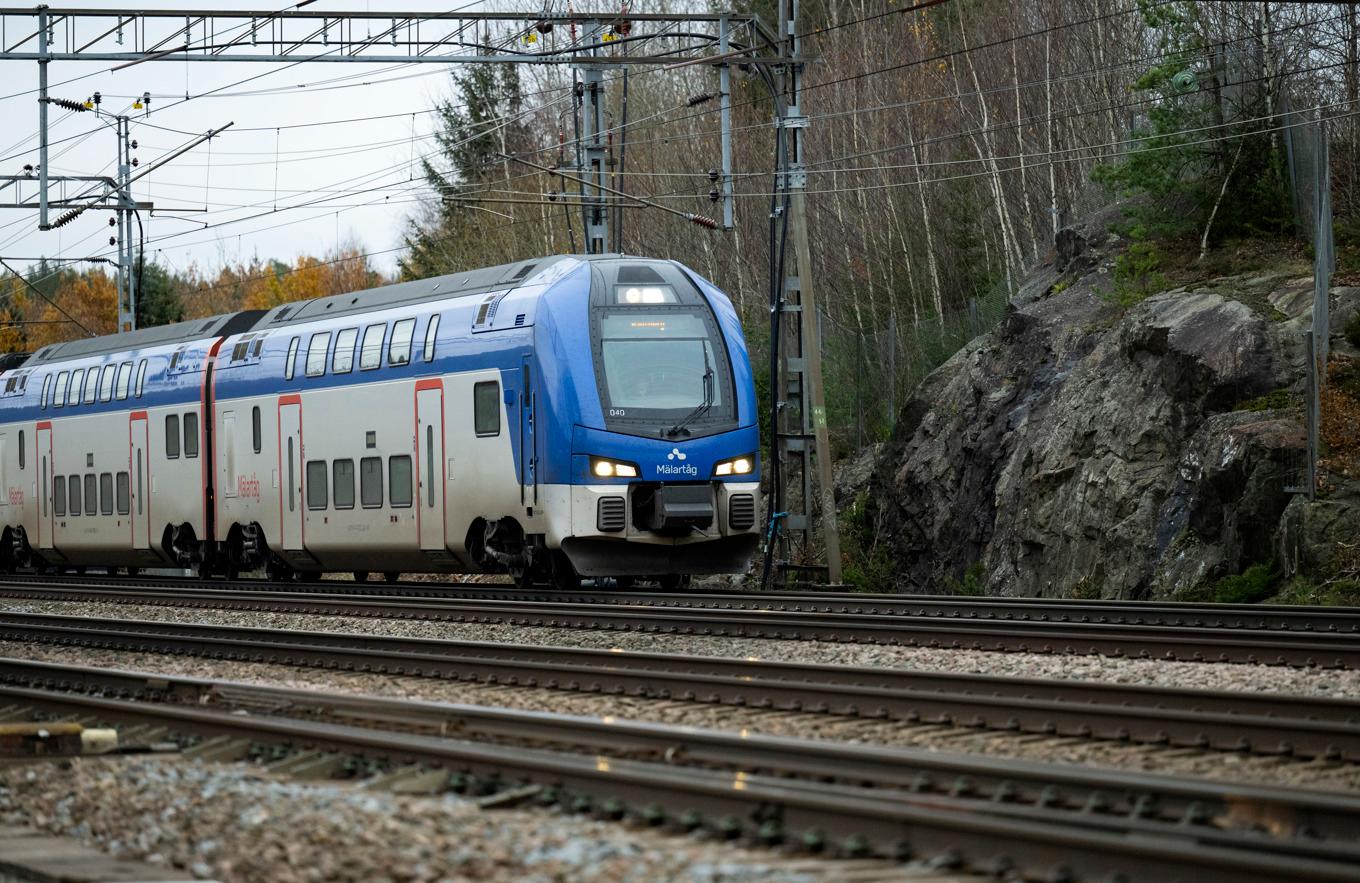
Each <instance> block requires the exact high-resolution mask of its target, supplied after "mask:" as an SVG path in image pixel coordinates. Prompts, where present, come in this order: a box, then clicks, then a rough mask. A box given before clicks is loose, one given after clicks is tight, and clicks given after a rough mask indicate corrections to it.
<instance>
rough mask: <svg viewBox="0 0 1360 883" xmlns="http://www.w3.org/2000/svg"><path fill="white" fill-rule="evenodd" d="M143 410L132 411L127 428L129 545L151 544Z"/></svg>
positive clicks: (138, 547)
mask: <svg viewBox="0 0 1360 883" xmlns="http://www.w3.org/2000/svg"><path fill="white" fill-rule="evenodd" d="M148 441H149V432H148V428H147V420H146V412H145V411H136V412H134V413H133V415H132V420H131V424H130V426H129V429H128V469H129V471H130V472H131V473H132V481H131V482H129V484H130V485H131V488H132V499H131V500H130V501H129V502H130V503H131V505H132V548H134V549H149V548H151V500H150V498H149V495H148V493H147V491H148V489H149V488H150V487H151V459H150V457H149V456H148V452H149V451H150V450H151V446H150V444H149V443H148Z"/></svg>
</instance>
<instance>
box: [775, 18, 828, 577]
mask: <svg viewBox="0 0 1360 883" xmlns="http://www.w3.org/2000/svg"><path fill="white" fill-rule="evenodd" d="M799 4H800V0H780V2H779V22H778V28H777V32H778V34H779V41H780V46H781V52H780V54H781V55H783V56H784V57H786V58H788V59H790V61H788V62H786V63H785V64H784V65H783V66H782V75H781V80H782V91H783V96H784V101H783V106H782V107H781V108H780V111H779V119H778V120H777V121H776V125H778V126H779V127H780V128H781V129H782V130H783V133H784V140H785V144H786V146H787V151H788V153H787V161H786V163H785V165H784V171H783V174H782V175H781V176H780V177H781V180H780V181H779V182H778V185H777V187H778V189H780V190H781V191H783V192H784V193H787V194H788V205H789V209H788V210H789V219H788V223H789V233H790V235H791V238H792V240H793V247H794V251H795V253H796V262H795V264H794V266H795V267H796V269H797V275H796V276H788V277H786V278H785V280H784V298H783V302H782V304H781V305H780V307H779V308H780V309H781V310H782V311H783V313H784V314H785V315H783V316H782V317H781V322H780V330H781V336H782V338H783V340H782V341H781V343H780V371H779V375H780V376H779V381H780V382H779V384H778V385H777V386H776V394H777V395H781V396H783V401H784V404H785V407H783V408H781V409H780V415H781V419H780V421H779V423H780V425H779V426H778V427H777V429H776V445H777V448H778V450H777V456H779V458H780V461H781V463H782V465H783V469H782V470H781V474H782V477H783V479H784V481H785V482H786V487H785V489H784V490H785V495H784V506H785V509H786V511H787V514H786V515H785V516H784V527H785V529H786V530H787V531H789V532H790V533H791V534H794V535H801V537H802V540H803V546H804V548H806V546H807V541H808V539H809V538H810V537H811V536H812V532H813V512H814V509H820V514H821V533H822V545H823V548H824V550H825V553H826V574H827V580H828V581H829V582H831V583H839V582H840V581H841V543H840V528H839V525H838V524H837V523H836V497H835V486H834V484H833V483H832V475H831V439H830V435H829V433H828V432H827V425H826V396H825V391H824V388H823V385H822V346H821V334H820V329H819V328H818V322H817V298H816V289H815V287H814V285H813V276H812V250H811V245H810V243H809V237H808V227H807V207H806V204H805V199H806V196H805V192H804V191H805V190H806V189H807V165H806V160H805V158H804V148H805V144H804V138H803V132H804V130H805V129H806V128H807V126H808V117H807V115H806V114H804V113H803V110H802V107H801V104H800V102H801V99H802V91H803V62H802V61H801V59H800V55H799V53H800V52H801V46H800V42H801V41H800V40H799V36H798V18H799V16H798V13H799ZM814 468H815V470H816V488H817V494H816V499H817V503H818V504H819V505H817V506H816V507H814V503H813V500H814V494H813V470H814Z"/></svg>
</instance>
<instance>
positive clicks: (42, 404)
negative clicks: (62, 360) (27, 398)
mask: <svg viewBox="0 0 1360 883" xmlns="http://www.w3.org/2000/svg"><path fill="white" fill-rule="evenodd" d="M51 389H52V375H51V374H48V375H47V376H46V377H44V378H43V389H42V398H40V399H38V407H39V408H46V407H47V393H48V392H49V391H50V390H51Z"/></svg>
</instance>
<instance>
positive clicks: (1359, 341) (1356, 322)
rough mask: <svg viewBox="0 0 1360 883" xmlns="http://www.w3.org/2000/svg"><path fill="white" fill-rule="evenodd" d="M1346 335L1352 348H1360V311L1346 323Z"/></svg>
mask: <svg viewBox="0 0 1360 883" xmlns="http://www.w3.org/2000/svg"><path fill="white" fill-rule="evenodd" d="M1345 334H1346V340H1348V341H1350V344H1351V346H1355V347H1360V311H1358V312H1356V314H1355V315H1354V316H1351V317H1350V319H1348V320H1347V321H1346V326H1345Z"/></svg>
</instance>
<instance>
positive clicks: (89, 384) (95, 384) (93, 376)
mask: <svg viewBox="0 0 1360 883" xmlns="http://www.w3.org/2000/svg"><path fill="white" fill-rule="evenodd" d="M97 401H99V369H98V368H91V369H90V370H89V371H86V372H85V404H87V405H93V404H94V403H95V402H97Z"/></svg>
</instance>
